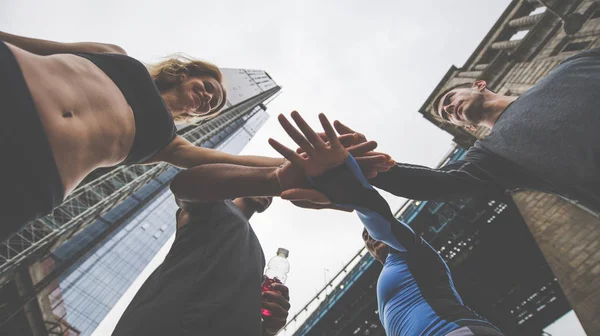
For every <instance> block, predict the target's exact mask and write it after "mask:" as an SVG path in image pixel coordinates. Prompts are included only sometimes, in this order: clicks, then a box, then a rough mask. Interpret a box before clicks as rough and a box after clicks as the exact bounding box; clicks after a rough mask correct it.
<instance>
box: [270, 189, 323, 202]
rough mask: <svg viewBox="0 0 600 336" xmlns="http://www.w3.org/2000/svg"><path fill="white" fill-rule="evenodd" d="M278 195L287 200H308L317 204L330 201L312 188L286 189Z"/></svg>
mask: <svg viewBox="0 0 600 336" xmlns="http://www.w3.org/2000/svg"><path fill="white" fill-rule="evenodd" d="M280 197H281V198H282V199H285V200H289V201H309V202H312V203H317V204H329V203H331V201H330V200H329V199H328V198H327V196H325V195H323V194H322V193H320V192H318V191H316V190H314V189H298V188H296V189H288V190H286V191H284V192H282V193H281V195H280Z"/></svg>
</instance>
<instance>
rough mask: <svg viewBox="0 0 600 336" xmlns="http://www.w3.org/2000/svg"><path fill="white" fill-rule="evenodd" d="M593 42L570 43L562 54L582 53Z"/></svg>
mask: <svg viewBox="0 0 600 336" xmlns="http://www.w3.org/2000/svg"><path fill="white" fill-rule="evenodd" d="M590 43H592V41H581V42H571V43H568V44H567V45H566V46H565V47H564V48H563V50H562V52H571V51H580V50H583V49H585V48H587V47H588V46H589V45H590Z"/></svg>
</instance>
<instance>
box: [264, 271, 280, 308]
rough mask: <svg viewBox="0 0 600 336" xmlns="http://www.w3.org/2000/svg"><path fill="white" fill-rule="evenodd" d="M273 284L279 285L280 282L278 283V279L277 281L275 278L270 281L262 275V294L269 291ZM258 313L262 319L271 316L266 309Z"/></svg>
mask: <svg viewBox="0 0 600 336" xmlns="http://www.w3.org/2000/svg"><path fill="white" fill-rule="evenodd" d="M274 283H278V284H280V283H281V281H279V279H277V278H275V279H271V278H269V277H268V276H266V275H263V283H262V292H263V293H264V292H266V291H270V290H271V285H272V284H274ZM274 292H277V293H280V292H279V291H274ZM280 294H281V293H280ZM266 301H267V302H271V301H268V300H266ZM260 313H261V315H262V317H263V318H264V317H266V316H271V311H270V310H268V309H266V308H261V309H260Z"/></svg>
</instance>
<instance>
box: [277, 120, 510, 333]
mask: <svg viewBox="0 0 600 336" xmlns="http://www.w3.org/2000/svg"><path fill="white" fill-rule="evenodd" d="M292 118H293V120H294V121H295V123H296V125H297V126H298V128H299V129H300V131H301V132H300V131H298V129H296V127H294V126H293V125H292V124H291V123H290V122H289V121H288V120H287V118H286V117H284V116H283V115H280V116H279V122H280V123H281V125H282V127H283V128H284V129H285V130H286V132H287V134H288V135H289V136H290V137H291V138H292V139H293V140H294V141H295V142H296V143H297V144H298V145H299V146H300V148H301V153H298V152H296V151H293V150H291V149H289V148H287V147H286V146H284V145H282V144H281V143H279V142H277V141H276V140H274V139H269V143H270V144H271V146H272V147H273V148H274V149H275V150H277V151H278V152H279V153H280V154H282V155H283V156H284V157H285V158H286V159H287V160H289V161H290V162H291V164H292V166H294V167H296V169H299V170H302V171H303V172H304V173H305V174H306V176H307V177H308V180H309V182H310V185H307V186H306V187H303V188H289V189H286V190H284V191H283V192H282V193H281V197H282V198H283V199H288V200H291V201H294V202H307V201H309V202H312V203H314V204H320V205H321V206H323V207H328V206H335V207H339V208H345V209H348V210H356V212H357V214H358V216H359V218H360V220H361V221H362V223H363V224H364V226H365V232H364V235H363V238H364V240H365V243H366V245H367V247H368V249H369V251H370V252H371V253H372V254H373V256H374V257H375V258H376V259H377V260H379V261H380V262H381V263H383V265H384V267H383V271H382V272H381V274H380V276H379V281H378V284H377V299H378V304H379V314H380V319H381V322H382V324H383V326H384V328H385V330H386V333H387V335H410V336H412V335H431V336H468V335H477V336H483V335H486V336H499V335H503V333H502V332H501V331H500V330H498V328H496V327H495V326H494V325H492V324H491V323H490V322H488V321H486V320H485V319H484V318H483V317H481V316H479V315H477V313H475V312H474V311H472V310H471V309H469V308H468V307H467V306H465V305H464V303H463V301H462V299H461V297H460V295H459V294H458V293H457V292H456V290H455V288H454V284H453V282H452V276H451V274H450V270H449V268H448V266H447V265H446V263H445V262H444V260H443V259H442V258H441V257H440V256H439V255H438V253H437V252H436V251H435V250H434V249H433V248H432V247H431V246H430V245H429V244H428V243H427V242H426V241H424V240H423V239H422V238H421V237H420V236H418V235H416V234H415V232H414V231H413V230H412V229H411V228H410V227H409V226H408V225H406V224H405V223H403V222H401V221H399V220H397V219H396V218H395V217H394V215H393V214H392V212H391V210H390V208H389V205H388V204H387V202H386V201H385V200H384V199H383V198H382V197H381V195H380V194H379V193H378V192H377V191H376V190H375V189H374V188H373V186H371V184H370V183H369V182H368V180H367V179H366V178H365V176H364V175H363V173H362V172H361V169H360V167H359V166H358V165H357V163H356V161H355V159H354V157H353V156H352V155H350V154H349V152H348V151H347V150H346V149H345V148H344V146H343V145H342V143H341V142H340V141H339V139H338V136H337V134H336V133H335V131H334V129H333V127H332V126H331V124H330V123H329V121H328V120H327V118H326V117H325V115H324V114H320V115H319V119H320V121H321V124H322V126H323V129H324V130H325V134H326V135H327V138H328V139H330V141H329V142H325V141H324V140H323V137H321V136H319V135H318V134H317V133H315V132H314V131H313V130H312V129H311V127H310V126H309V125H308V124H307V123H306V122H305V121H304V120H303V119H302V117H301V116H300V114H299V113H297V112H293V113H292Z"/></svg>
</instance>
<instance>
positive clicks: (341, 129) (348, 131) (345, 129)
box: [333, 120, 356, 134]
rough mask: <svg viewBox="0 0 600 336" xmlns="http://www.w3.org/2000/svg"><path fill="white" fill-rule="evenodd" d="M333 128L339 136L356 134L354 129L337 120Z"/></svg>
mask: <svg viewBox="0 0 600 336" xmlns="http://www.w3.org/2000/svg"><path fill="white" fill-rule="evenodd" d="M333 126H334V127H335V129H336V131H337V132H338V133H339V134H351V133H356V132H355V131H354V130H353V129H351V128H350V127H348V126H346V125H344V124H342V123H341V122H340V121H339V120H336V121H334V122H333Z"/></svg>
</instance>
